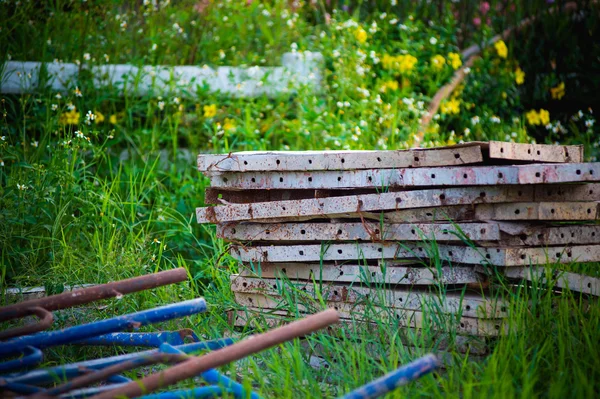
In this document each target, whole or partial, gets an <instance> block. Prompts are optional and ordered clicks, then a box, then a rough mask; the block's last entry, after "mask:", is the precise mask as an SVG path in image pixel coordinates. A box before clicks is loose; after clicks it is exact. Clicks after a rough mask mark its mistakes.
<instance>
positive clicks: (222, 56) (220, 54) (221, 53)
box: [219, 50, 225, 59]
mask: <svg viewBox="0 0 600 399" xmlns="http://www.w3.org/2000/svg"><path fill="white" fill-rule="evenodd" d="M219 58H220V59H223V58H225V52H224V51H223V50H219Z"/></svg>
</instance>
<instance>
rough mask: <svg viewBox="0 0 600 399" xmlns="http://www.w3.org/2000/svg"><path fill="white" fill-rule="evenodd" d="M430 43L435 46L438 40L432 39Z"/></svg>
mask: <svg viewBox="0 0 600 399" xmlns="http://www.w3.org/2000/svg"><path fill="white" fill-rule="evenodd" d="M429 43H430V44H431V45H432V46H434V45H435V44H436V43H437V39H436V38H435V37H430V38H429Z"/></svg>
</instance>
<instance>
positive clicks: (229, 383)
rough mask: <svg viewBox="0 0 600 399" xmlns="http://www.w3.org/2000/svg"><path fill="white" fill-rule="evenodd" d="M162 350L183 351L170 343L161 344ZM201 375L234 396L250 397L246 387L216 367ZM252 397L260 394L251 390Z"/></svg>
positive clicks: (170, 351) (165, 351) (254, 398)
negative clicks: (221, 372)
mask: <svg viewBox="0 0 600 399" xmlns="http://www.w3.org/2000/svg"><path fill="white" fill-rule="evenodd" d="M160 350H161V351H162V352H164V353H183V352H181V351H180V350H178V349H177V348H175V347H173V346H171V345H169V344H163V345H161V346H160ZM200 376H201V377H202V378H204V380H206V382H208V383H209V384H215V385H218V386H222V387H224V388H225V389H227V391H228V392H231V393H232V394H233V397H234V398H239V399H245V398H247V397H248V392H247V391H246V390H245V389H244V387H243V386H242V384H239V383H238V382H236V381H234V380H232V379H230V378H227V377H225V376H224V375H222V374H220V373H219V372H218V371H217V370H215V369H210V370H206V371H204V372H202V373H201V374H200ZM250 397H251V398H252V399H260V396H258V395H257V394H256V393H254V392H250Z"/></svg>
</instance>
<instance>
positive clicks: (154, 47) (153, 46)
mask: <svg viewBox="0 0 600 399" xmlns="http://www.w3.org/2000/svg"><path fill="white" fill-rule="evenodd" d="M157 48H158V44H156V43H154V44H153V45H152V48H150V51H156V49H157Z"/></svg>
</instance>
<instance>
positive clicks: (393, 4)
mask: <svg viewBox="0 0 600 399" xmlns="http://www.w3.org/2000/svg"><path fill="white" fill-rule="evenodd" d="M390 5H391V6H392V7H395V6H397V5H398V0H392V1H390Z"/></svg>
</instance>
